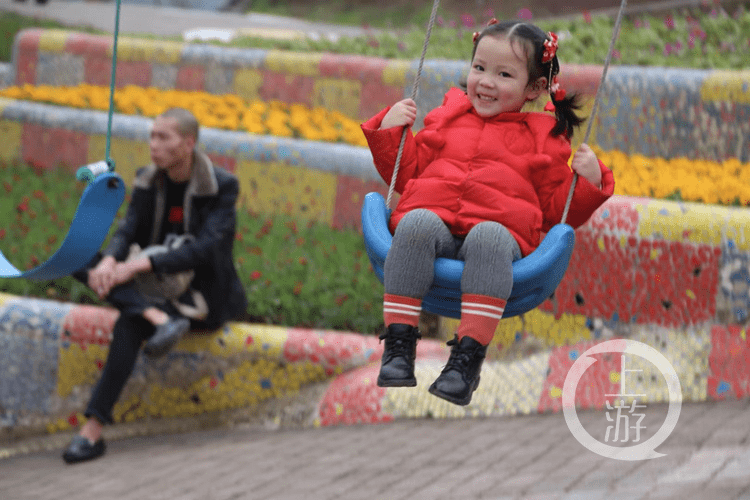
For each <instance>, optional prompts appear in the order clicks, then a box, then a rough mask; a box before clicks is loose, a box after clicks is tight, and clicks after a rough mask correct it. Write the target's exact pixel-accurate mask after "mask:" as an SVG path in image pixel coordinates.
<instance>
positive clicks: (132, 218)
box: [102, 149, 247, 329]
mask: <svg viewBox="0 0 750 500" xmlns="http://www.w3.org/2000/svg"><path fill="white" fill-rule="evenodd" d="M165 176H166V172H165V171H164V170H161V169H158V168H157V167H156V166H154V165H150V166H148V167H144V168H141V169H140V170H138V173H137V174H136V178H135V180H134V182H133V192H132V197H131V201H130V205H129V206H128V209H127V212H126V214H125V218H124V219H123V220H122V221H121V222H120V226H119V227H118V229H117V230H116V232H115V233H114V235H113V236H112V239H111V240H110V243H109V245H108V246H107V248H106V249H105V250H104V251H103V252H102V253H103V254H104V255H112V256H113V257H114V258H115V259H116V260H118V261H122V260H125V258H126V257H127V255H128V251H129V249H130V245H131V244H133V243H138V245H140V246H141V248H145V247H147V246H149V245H152V244H160V243H162V242H161V241H157V239H158V238H159V233H160V231H161V227H162V221H163V219H164V217H165V211H166V210H165V204H166V193H165V188H164V179H165ZM238 194H239V182H238V181H237V178H236V177H235V176H234V175H232V174H230V173H229V172H227V171H225V170H223V169H221V168H219V167H214V166H213V165H212V163H211V160H210V159H209V158H208V157H207V156H206V155H205V154H204V153H202V152H200V151H199V150H198V149H195V151H194V161H193V171H192V175H191V179H190V181H189V182H188V186H187V189H186V191H185V203H184V206H183V213H184V215H183V217H184V222H185V228H186V232H188V233H190V234H192V235H193V236H195V240H193V241H191V242H188V243H186V244H184V245H182V246H181V247H180V248H178V249H176V250H173V251H170V252H167V253H164V254H160V255H155V256H152V257H151V264H152V267H153V271H154V272H155V273H157V274H159V273H167V274H169V273H175V272H178V271H185V270H188V269H193V270H194V271H195V278H194V279H193V282H192V285H191V287H192V288H194V289H195V290H198V291H200V292H201V293H202V294H203V296H204V297H205V299H206V302H207V303H208V309H209V312H208V316H207V317H206V319H205V320H203V321H195V322H194V323H193V326H194V328H205V329H214V328H218V327H219V326H221V324H222V323H224V322H225V321H227V320H231V319H235V318H237V317H239V316H240V315H242V314H243V313H244V312H245V309H246V308H247V298H246V296H245V290H244V287H243V286H242V283H241V282H240V279H239V276H237V271H236V269H235V267H234V262H233V257H232V247H233V245H234V238H235V228H236V218H237V214H236V209H235V204H236V202H237V196H238Z"/></svg>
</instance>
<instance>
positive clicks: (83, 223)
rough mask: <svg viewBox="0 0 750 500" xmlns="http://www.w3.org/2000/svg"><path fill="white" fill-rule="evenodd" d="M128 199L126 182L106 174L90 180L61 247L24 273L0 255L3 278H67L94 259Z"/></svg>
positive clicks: (0, 269)
mask: <svg viewBox="0 0 750 500" xmlns="http://www.w3.org/2000/svg"><path fill="white" fill-rule="evenodd" d="M124 199H125V183H124V182H123V180H122V178H121V177H120V176H119V175H118V174H116V173H114V172H107V173H103V174H100V175H98V176H97V177H96V178H95V179H93V180H91V181H90V183H89V184H88V185H87V186H86V188H85V189H84V191H83V194H82V195H81V200H80V202H79V203H78V208H77V209H76V213H75V216H74V217H73V222H72V223H71V226H70V229H69V230H68V234H67V235H66V236H65V239H64V240H63V242H62V244H61V245H60V248H59V249H58V250H57V252H55V253H54V255H52V257H50V258H49V259H48V260H47V261H46V262H44V263H42V264H40V265H39V266H37V267H35V268H33V269H29V270H28V271H25V272H21V271H19V270H18V269H16V268H15V267H14V266H13V265H12V264H11V263H10V262H8V259H7V258H6V257H5V255H3V253H2V252H0V277H2V278H26V279H30V280H36V281H46V280H54V279H58V278H62V277H64V276H68V275H70V274H72V273H74V272H75V271H78V270H79V269H81V268H83V267H84V266H85V265H86V264H88V263H89V262H90V261H91V259H93V258H94V256H95V255H96V253H97V252H98V251H99V249H100V248H101V246H102V243H104V239H105V238H106V237H107V234H108V233H109V228H110V226H112V222H113V221H114V220H115V216H116V215H117V210H118V209H119V208H120V205H122V202H123V200H124Z"/></svg>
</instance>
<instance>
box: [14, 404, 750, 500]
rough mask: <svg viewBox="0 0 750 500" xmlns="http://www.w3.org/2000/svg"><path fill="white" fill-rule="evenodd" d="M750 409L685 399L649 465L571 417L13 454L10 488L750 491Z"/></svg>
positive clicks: (141, 492) (204, 436)
mask: <svg viewBox="0 0 750 500" xmlns="http://www.w3.org/2000/svg"><path fill="white" fill-rule="evenodd" d="M748 410H750V401H735V402H722V403H695V404H684V405H683V407H682V412H681V414H680V418H679V420H678V423H677V427H676V428H675V430H674V432H673V433H672V435H671V436H670V437H669V438H668V439H667V440H666V441H665V442H664V443H663V444H662V445H661V446H659V448H658V451H659V452H661V453H665V454H666V456H663V457H661V458H657V459H653V460H648V461H639V462H625V461H618V460H613V459H609V458H603V457H601V456H599V455H596V454H594V453H593V452H590V451H588V450H587V449H585V448H584V447H583V446H582V445H581V444H580V443H579V442H578V441H576V440H575V438H574V437H573V436H572V434H571V433H570V432H569V430H568V428H567V426H566V423H565V420H564V418H563V415H562V414H546V415H531V416H521V417H511V418H497V419H463V420H404V421H398V422H395V423H391V424H381V425H367V426H350V427H347V426H341V427H330V428H322V429H281V430H269V429H265V428H263V427H262V426H249V427H246V428H237V429H232V430H212V431H204V432H196V433H190V434H174V435H168V436H158V437H148V438H131V439H124V440H117V441H112V442H110V443H109V448H108V452H107V455H105V456H104V457H103V458H101V459H99V460H96V461H94V462H90V463H84V464H78V465H74V466H68V465H65V464H64V463H63V462H62V460H61V459H60V451H59V450H55V451H52V452H43V453H37V454H29V455H21V456H16V457H14V458H10V459H6V460H0V492H1V493H0V496H1V497H2V498H3V499H8V500H23V499H33V500H52V499H55V500H58V499H61V498H66V499H67V498H76V499H120V500H126V499H133V500H143V499H149V500H151V499H178V498H179V499H196V500H197V499H200V500H228V499H247V500H254V499H258V500H260V499H263V500H296V499H300V500H302V499H305V500H308V499H314V500H329V499H330V500H334V499H337V500H338V499H340V500H360V499H361V500H401V499H404V500H406V499H409V500H422V499H424V500H440V499H450V500H474V499H496V500H497V499H517V498H527V499H534V500H543V499H544V500H548V499H564V500H574V499H575V500H584V499H590V500H598V499H604V498H606V499H628V500H637V499H680V500H684V499H718V500H724V499H750V474H748V469H750V442H748V437H749V436H750V418H748ZM641 411H643V412H644V413H648V418H649V419H652V420H653V421H654V422H656V425H655V426H654V428H653V431H655V430H656V427H660V424H659V422H658V420H659V418H661V419H662V420H663V418H664V416H665V415H666V406H664V405H661V406H651V407H648V408H647V409H646V410H641ZM579 419H580V421H581V422H582V424H583V426H584V428H586V429H587V430H588V431H589V432H590V433H591V435H592V436H597V435H598V436H603V434H604V431H605V429H606V426H607V420H606V413H604V412H586V413H580V414H579ZM642 437H643V436H642ZM600 439H601V438H600ZM621 439H622V436H621ZM602 441H603V440H602ZM642 441H643V439H642ZM610 444H611V441H610Z"/></svg>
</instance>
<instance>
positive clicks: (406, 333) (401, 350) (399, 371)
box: [378, 323, 422, 387]
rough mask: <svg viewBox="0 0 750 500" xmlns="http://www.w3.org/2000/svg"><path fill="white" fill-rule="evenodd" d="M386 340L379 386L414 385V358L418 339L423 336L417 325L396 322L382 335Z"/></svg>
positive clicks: (381, 337)
mask: <svg viewBox="0 0 750 500" xmlns="http://www.w3.org/2000/svg"><path fill="white" fill-rule="evenodd" d="M379 338H380V340H385V348H384V349H383V359H382V361H381V364H380V374H379V375H378V386H379V387H414V386H415V385H417V379H416V377H414V360H415V359H416V357H417V340H418V339H420V338H422V335H421V334H420V333H419V330H418V329H417V327H416V326H411V325H404V324H401V323H394V324H392V325H390V326H389V327H388V328H386V330H385V333H383V334H382V335H381V336H380V337H379Z"/></svg>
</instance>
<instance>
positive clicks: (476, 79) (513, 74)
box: [466, 36, 546, 118]
mask: <svg viewBox="0 0 750 500" xmlns="http://www.w3.org/2000/svg"><path fill="white" fill-rule="evenodd" d="M545 86H546V78H544V77H542V78H540V79H539V80H537V81H536V82H533V83H532V82H529V70H528V67H527V61H526V54H525V53H524V51H523V50H522V47H521V46H520V44H518V43H516V44H514V43H511V41H510V40H509V39H508V38H507V37H495V36H483V37H482V38H481V39H480V40H479V44H478V45H477V50H476V52H475V54H474V59H473V60H472V61H471V70H470V71H469V76H468V78H467V80H466V90H467V93H468V96H469V100H470V101H471V104H472V106H474V110H475V111H476V112H477V114H478V115H479V116H482V117H485V118H487V117H490V116H495V115H497V114H499V113H506V112H518V111H521V108H522V107H523V105H524V104H525V103H526V101H533V100H534V99H536V98H537V97H539V95H540V94H541V93H542V91H544V88H545Z"/></svg>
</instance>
